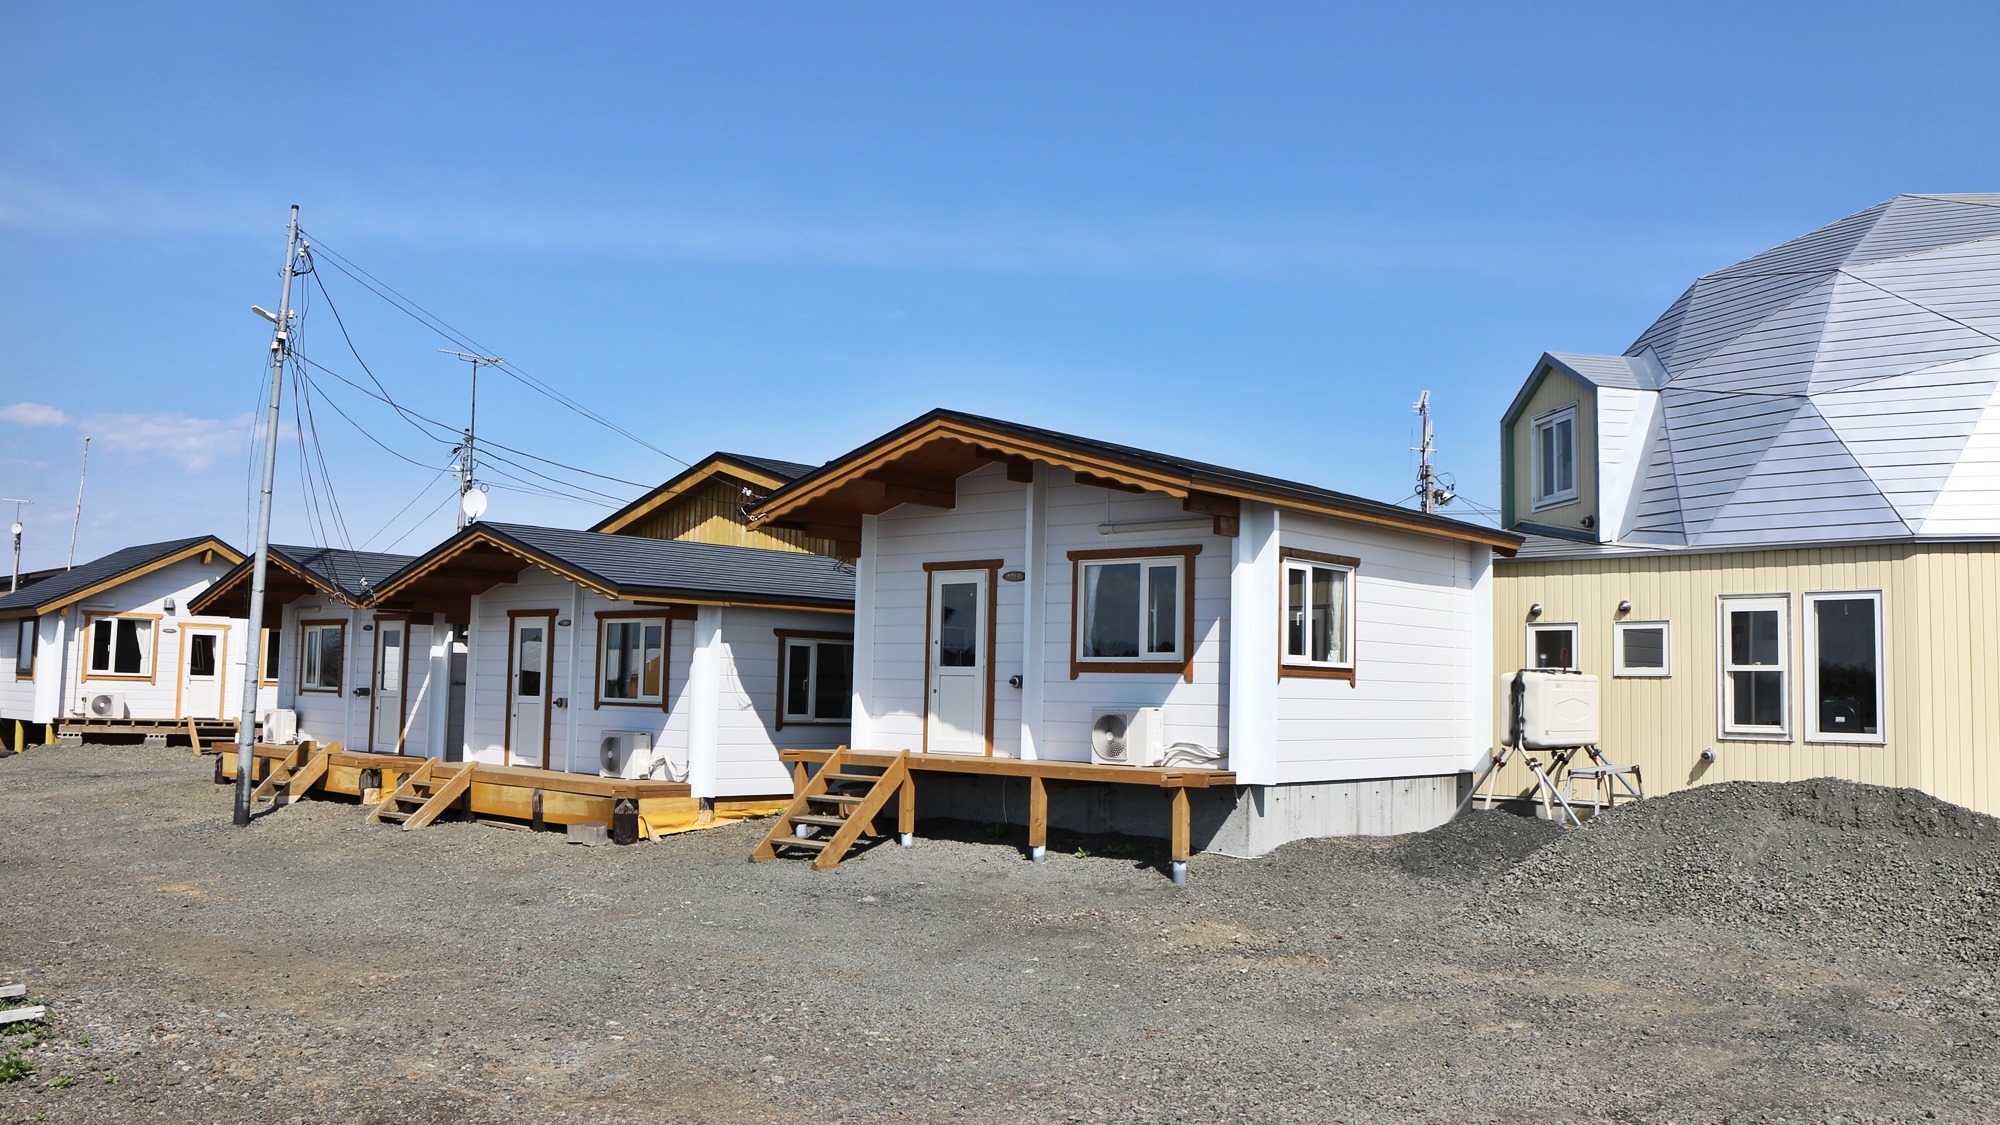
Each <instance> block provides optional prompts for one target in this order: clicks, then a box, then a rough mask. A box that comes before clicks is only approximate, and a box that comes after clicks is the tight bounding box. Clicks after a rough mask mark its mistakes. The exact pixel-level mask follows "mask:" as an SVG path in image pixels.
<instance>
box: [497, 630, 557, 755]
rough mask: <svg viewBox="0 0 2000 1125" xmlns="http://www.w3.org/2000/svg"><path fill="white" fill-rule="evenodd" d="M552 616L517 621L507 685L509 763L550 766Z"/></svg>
mask: <svg viewBox="0 0 2000 1125" xmlns="http://www.w3.org/2000/svg"><path fill="white" fill-rule="evenodd" d="M553 624H554V620H553V618H552V617H516V618H514V642H513V643H514V653H513V660H512V661H511V663H510V664H509V667H511V668H512V669H513V673H514V675H513V679H512V682H510V683H509V684H508V686H507V693H508V696H509V700H508V716H509V718H508V723H507V764H508V765H510V766H534V767H536V768H538V769H546V768H547V767H548V756H547V755H548V744H549V740H548V731H549V676H548V671H549V633H550V631H551V628H550V627H551V626H552V625H553Z"/></svg>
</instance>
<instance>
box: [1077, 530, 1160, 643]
mask: <svg viewBox="0 0 2000 1125" xmlns="http://www.w3.org/2000/svg"><path fill="white" fill-rule="evenodd" d="M1187 563H1188V560H1187V557H1186V556H1184V555H1160V556H1158V557H1133V558H1107V559H1094V560H1088V561H1084V562H1082V563H1080V564H1079V566H1078V573H1077V584H1078V590H1077V594H1076V611H1077V621H1076V658H1077V660H1078V661H1079V662H1081V663H1084V664H1091V663H1130V662H1134V661H1139V662H1152V661H1158V662H1160V663H1173V664H1179V663H1181V662H1182V661H1183V660H1184V659H1185V658H1186V654H1185V652H1184V651H1183V644H1184V642H1183V639H1182V637H1183V633H1184V632H1185V620H1184V609H1183V606H1182V594H1183V591H1184V589H1185V586H1184V583H1185V582H1186V581H1187Z"/></svg>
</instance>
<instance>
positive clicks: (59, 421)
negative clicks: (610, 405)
mask: <svg viewBox="0 0 2000 1125" xmlns="http://www.w3.org/2000/svg"><path fill="white" fill-rule="evenodd" d="M71 421H72V419H71V418H70V416H69V415H67V414H64V413H63V412H62V411H60V410H57V409H56V408H55V407H53V406H44V405H42V404H41V403H39V402H17V403H15V404H14V405H12V406H0V422H12V423H13V424H14V425H16V426H67V425H69V424H70V422H71Z"/></svg>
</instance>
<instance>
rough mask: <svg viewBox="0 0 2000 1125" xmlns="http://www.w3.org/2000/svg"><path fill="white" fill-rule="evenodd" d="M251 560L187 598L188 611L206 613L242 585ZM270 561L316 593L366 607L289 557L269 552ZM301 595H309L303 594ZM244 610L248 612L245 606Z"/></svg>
mask: <svg viewBox="0 0 2000 1125" xmlns="http://www.w3.org/2000/svg"><path fill="white" fill-rule="evenodd" d="M252 561H254V560H252V559H244V560H243V561H242V562H239V563H237V564H236V565H235V566H234V567H232V568H230V571H229V573H227V574H225V575H223V576H222V580H221V581H220V582H217V583H216V584H215V585H213V586H210V587H209V588H208V589H206V590H203V591H202V592H201V593H199V594H196V595H195V596H194V597H192V598H189V599H188V612H190V613H197V614H199V613H206V612H207V610H208V607H209V606H212V605H214V604H215V603H216V602H218V601H221V600H222V598H223V597H224V596H226V595H227V594H228V593H229V592H230V591H232V590H234V589H236V588H237V587H238V586H241V585H243V583H244V582H245V581H246V580H247V579H248V578H249V577H250V571H249V569H248V566H247V564H249V563H251V562H252ZM271 562H272V563H274V564H275V565H276V566H277V567H278V568H279V569H281V570H283V571H284V572H285V573H287V574H289V575H291V576H292V577H294V578H297V579H298V580H299V581H301V582H304V583H305V584H306V585H308V586H311V587H312V588H313V589H314V590H315V591H316V592H318V593H321V594H325V595H327V596H328V597H331V598H338V599H340V600H341V601H343V602H346V603H347V604H348V605H351V606H353V607H354V608H355V609H364V608H366V607H367V603H366V602H365V601H359V602H357V601H355V600H354V599H353V598H350V597H348V596H347V595H346V594H344V593H342V592H341V591H340V588H339V587H338V586H334V585H331V584H329V583H328V582H326V581H324V580H322V579H321V578H320V576H319V575H318V574H315V573H314V572H312V571H310V570H307V569H305V568H304V567H302V566H297V565H295V564H293V562H292V561H291V560H290V559H288V558H286V557H285V556H283V555H281V554H279V553H277V552H276V551H273V552H271ZM303 596H310V595H303ZM245 612H248V610H247V608H246V611H245Z"/></svg>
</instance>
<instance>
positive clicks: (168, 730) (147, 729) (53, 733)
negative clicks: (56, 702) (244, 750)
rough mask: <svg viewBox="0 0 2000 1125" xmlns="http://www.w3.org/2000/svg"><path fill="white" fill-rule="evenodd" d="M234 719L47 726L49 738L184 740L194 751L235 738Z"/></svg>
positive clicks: (66, 720) (79, 721)
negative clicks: (139, 737) (100, 736)
mask: <svg viewBox="0 0 2000 1125" xmlns="http://www.w3.org/2000/svg"><path fill="white" fill-rule="evenodd" d="M236 732H237V723H236V720H235V719H97V718H89V717H85V716H79V715H68V716H64V717H63V718H60V719H57V720H55V721H54V722H52V723H50V724H49V737H50V738H51V739H61V738H64V737H69V738H80V739H83V740H84V741H89V740H90V738H91V736H93V735H133V734H136V735H140V736H142V737H143V736H150V737H154V738H185V739H187V740H188V744H189V745H190V746H193V747H195V748H197V749H199V748H200V747H202V746H204V745H206V744H208V743H210V742H213V741H216V740H218V739H233V738H235V737H236Z"/></svg>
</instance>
